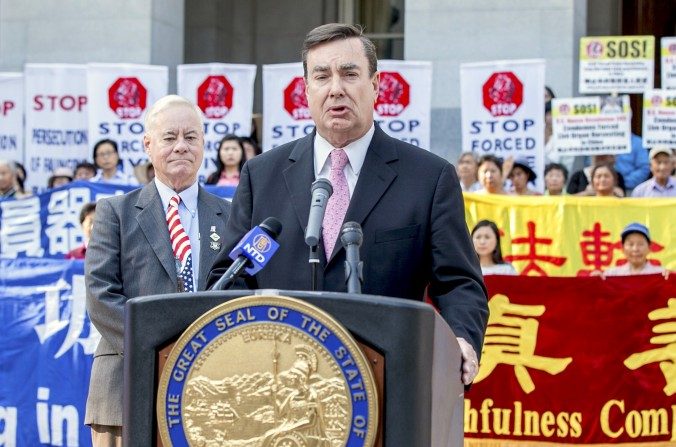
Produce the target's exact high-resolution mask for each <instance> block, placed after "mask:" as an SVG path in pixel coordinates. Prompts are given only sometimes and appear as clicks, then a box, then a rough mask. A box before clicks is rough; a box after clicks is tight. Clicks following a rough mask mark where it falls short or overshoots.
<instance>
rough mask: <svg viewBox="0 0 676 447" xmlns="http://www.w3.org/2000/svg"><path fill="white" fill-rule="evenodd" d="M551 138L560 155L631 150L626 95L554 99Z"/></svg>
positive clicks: (615, 152) (619, 152)
mask: <svg viewBox="0 0 676 447" xmlns="http://www.w3.org/2000/svg"><path fill="white" fill-rule="evenodd" d="M552 138H553V141H554V143H553V145H554V151H555V152H556V153H558V154H559V155H597V154H598V155H601V154H624V153H627V152H631V108H630V106H629V97H628V96H626V95H624V96H603V97H601V96H586V97H579V98H554V99H553V100H552Z"/></svg>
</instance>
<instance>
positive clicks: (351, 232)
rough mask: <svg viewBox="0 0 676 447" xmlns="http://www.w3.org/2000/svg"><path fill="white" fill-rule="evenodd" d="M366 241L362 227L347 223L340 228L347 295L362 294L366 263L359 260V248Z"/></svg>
mask: <svg viewBox="0 0 676 447" xmlns="http://www.w3.org/2000/svg"><path fill="white" fill-rule="evenodd" d="M363 240H364V234H363V232H362V231H361V225H359V224H358V223H357V222H345V223H344V224H343V226H342V227H341V228H340V242H341V243H342V244H343V248H344V249H345V282H347V293H361V285H362V283H363V282H364V272H363V270H364V263H363V262H361V261H360V260H359V247H361V243H362V241H363Z"/></svg>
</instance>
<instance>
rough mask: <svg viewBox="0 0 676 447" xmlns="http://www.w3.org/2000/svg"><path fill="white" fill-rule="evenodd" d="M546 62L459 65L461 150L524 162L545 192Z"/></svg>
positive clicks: (537, 185) (540, 188)
mask: <svg viewBox="0 0 676 447" xmlns="http://www.w3.org/2000/svg"><path fill="white" fill-rule="evenodd" d="M544 88H545V61H544V60H542V59H533V60H512V61H492V62H479V63H471V64H461V65H460V100H461V109H462V124H461V126H462V150H463V152H474V153H475V154H477V155H478V156H482V155H487V154H492V155H495V156H497V157H501V158H507V157H513V158H514V159H521V160H523V161H524V162H526V163H527V164H528V165H529V166H530V167H531V168H532V169H533V170H534V171H535V173H536V174H537V176H538V178H537V179H536V181H535V187H536V189H537V190H538V191H543V190H544V181H543V177H544V146H545V144H544V121H545V108H544V102H543V100H542V94H543V93H542V92H543V91H544Z"/></svg>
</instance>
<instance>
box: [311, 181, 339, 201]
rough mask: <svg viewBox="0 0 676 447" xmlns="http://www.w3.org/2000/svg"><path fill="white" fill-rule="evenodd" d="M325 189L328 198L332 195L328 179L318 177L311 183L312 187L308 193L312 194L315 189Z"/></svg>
mask: <svg viewBox="0 0 676 447" xmlns="http://www.w3.org/2000/svg"><path fill="white" fill-rule="evenodd" d="M319 188H321V189H325V190H326V191H327V192H328V195H329V197H331V194H333V186H331V182H330V181H329V179H327V178H324V177H319V178H318V179H317V180H315V181H314V182H313V183H312V187H311V188H310V191H311V192H312V193H314V192H315V189H319Z"/></svg>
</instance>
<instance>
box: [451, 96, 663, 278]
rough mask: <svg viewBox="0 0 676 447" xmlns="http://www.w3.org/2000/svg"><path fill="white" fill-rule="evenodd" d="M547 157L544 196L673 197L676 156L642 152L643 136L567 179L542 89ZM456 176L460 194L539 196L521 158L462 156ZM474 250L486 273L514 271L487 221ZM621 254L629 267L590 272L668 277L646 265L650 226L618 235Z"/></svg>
mask: <svg viewBox="0 0 676 447" xmlns="http://www.w3.org/2000/svg"><path fill="white" fill-rule="evenodd" d="M544 96H545V123H546V125H545V159H546V161H547V162H548V163H547V165H546V167H545V170H544V186H545V190H544V195H546V196H564V195H571V196H588V197H615V198H623V197H636V198H642V197H645V198H665V197H672V198H673V197H676V179H675V177H674V174H675V169H676V153H675V151H674V149H673V148H670V147H664V146H656V147H653V148H650V149H647V148H644V147H643V144H642V140H641V137H639V136H637V135H633V134H632V136H631V152H629V153H628V154H621V155H617V156H616V155H612V154H602V155H594V156H592V157H589V160H588V166H585V167H583V168H582V169H579V170H577V171H575V172H574V173H573V174H572V175H570V176H569V173H570V169H571V167H572V166H573V164H574V161H575V157H571V156H566V157H559V156H557V155H556V154H555V152H554V147H553V146H554V145H553V144H552V143H553V139H552V120H551V100H552V99H553V98H554V96H555V95H554V92H553V91H552V90H551V88H549V87H545V95H544ZM456 172H457V174H458V178H459V180H460V186H461V188H462V190H463V192H466V193H477V194H502V195H518V196H532V195H542V194H541V193H540V192H538V191H536V190H535V183H534V182H535V179H536V178H537V174H536V173H535V172H534V171H533V169H532V168H531V167H530V166H529V163H528V161H527V160H525V159H520V158H516V159H514V158H512V157H509V158H507V159H504V160H503V159H502V158H499V157H497V156H495V155H484V156H482V157H477V155H476V154H474V153H472V152H463V153H462V154H460V157H458V160H457V163H456ZM471 236H472V242H473V243H474V249H475V251H476V253H477V256H478V257H479V260H480V264H481V270H482V273H483V274H484V275H491V274H501V275H516V274H517V271H516V270H515V269H514V267H513V266H512V265H511V264H509V263H508V262H506V261H505V260H504V259H503V257H502V250H501V246H500V231H499V230H498V227H497V225H496V224H495V223H494V222H492V221H490V220H481V221H479V222H478V223H477V224H476V225H475V226H474V228H473V229H472V232H471ZM621 240H622V251H623V253H624V256H625V257H626V259H627V263H626V264H624V265H622V266H620V267H613V268H610V269H608V270H606V271H603V272H601V271H594V272H592V275H598V276H602V277H604V278H605V277H607V276H619V275H641V274H651V273H663V274H665V275H666V274H668V271H666V270H665V269H664V268H663V267H660V266H655V265H653V264H651V263H650V262H649V261H648V254H649V253H650V233H649V230H648V228H647V227H646V226H645V225H643V224H641V223H639V222H633V223H631V224H629V225H627V226H626V228H624V230H623V231H622V234H621Z"/></svg>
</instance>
